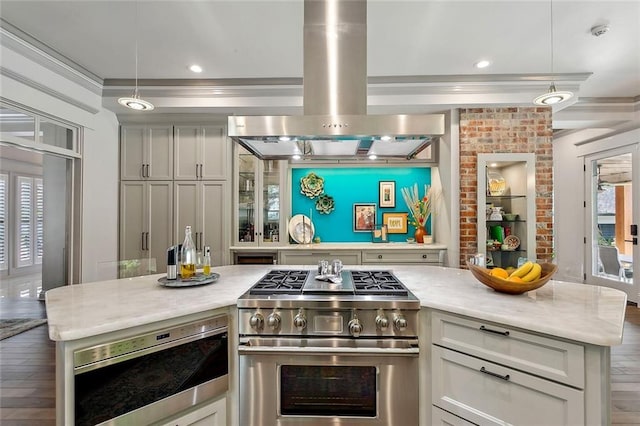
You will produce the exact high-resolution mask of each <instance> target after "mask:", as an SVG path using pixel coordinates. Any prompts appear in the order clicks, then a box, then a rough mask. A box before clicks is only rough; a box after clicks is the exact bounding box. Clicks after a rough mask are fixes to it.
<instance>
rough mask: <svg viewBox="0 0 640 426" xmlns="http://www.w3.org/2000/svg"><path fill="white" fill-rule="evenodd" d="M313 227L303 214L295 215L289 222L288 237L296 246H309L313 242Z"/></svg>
mask: <svg viewBox="0 0 640 426" xmlns="http://www.w3.org/2000/svg"><path fill="white" fill-rule="evenodd" d="M313 234H315V227H314V226H313V222H311V219H309V218H308V217H307V216H305V215H303V214H297V215H295V216H293V217H292V218H291V220H290V221H289V235H291V238H293V241H295V242H296V243H298V244H310V243H311V241H313Z"/></svg>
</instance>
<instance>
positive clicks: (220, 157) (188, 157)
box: [174, 126, 229, 180]
mask: <svg viewBox="0 0 640 426" xmlns="http://www.w3.org/2000/svg"><path fill="white" fill-rule="evenodd" d="M228 145H229V142H228V141H227V138H226V135H225V128H224V126H176V127H175V163H174V167H175V179H176V180H224V179H227V149H228Z"/></svg>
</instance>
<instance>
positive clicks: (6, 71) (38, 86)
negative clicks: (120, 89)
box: [0, 66, 100, 114]
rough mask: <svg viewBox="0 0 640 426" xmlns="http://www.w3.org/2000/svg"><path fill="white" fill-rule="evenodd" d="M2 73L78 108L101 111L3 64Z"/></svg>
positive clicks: (95, 111) (0, 68)
mask: <svg viewBox="0 0 640 426" xmlns="http://www.w3.org/2000/svg"><path fill="white" fill-rule="evenodd" d="M0 75H3V76H5V77H8V78H11V79H13V80H15V81H17V82H19V83H22V84H24V85H26V86H29V87H31V88H33V89H36V90H38V91H39V92H42V93H45V94H47V95H49V96H52V97H54V98H56V99H59V100H61V101H63V102H66V103H68V104H70V105H73V106H75V107H78V108H80V109H82V110H84V111H87V112H89V113H91V114H97V113H98V112H100V110H99V109H97V108H94V107H93V106H91V105H89V104H87V103H84V102H80V101H79V100H77V99H74V98H72V97H70V96H67V95H65V94H64V93H62V92H59V91H57V90H54V89H52V88H50V87H48V86H45V85H43V84H40V83H38V82H37V81H35V80H32V79H30V78H28V77H25V76H24V75H22V74H19V73H17V72H14V71H12V70H10V69H7V68H5V67H3V66H0Z"/></svg>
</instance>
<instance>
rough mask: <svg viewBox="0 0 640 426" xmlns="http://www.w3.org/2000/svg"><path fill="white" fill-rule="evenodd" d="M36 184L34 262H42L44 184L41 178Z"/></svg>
mask: <svg viewBox="0 0 640 426" xmlns="http://www.w3.org/2000/svg"><path fill="white" fill-rule="evenodd" d="M33 181H34V184H35V191H36V193H35V199H34V209H33V210H34V212H35V217H34V220H35V224H34V228H35V232H34V234H35V250H34V262H35V263H37V264H42V256H43V254H44V185H43V183H42V179H41V178H36V179H34V180H33Z"/></svg>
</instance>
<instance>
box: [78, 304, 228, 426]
mask: <svg viewBox="0 0 640 426" xmlns="http://www.w3.org/2000/svg"><path fill="white" fill-rule="evenodd" d="M227 330H228V317H227V316H226V315H222V316H216V317H211V318H206V319H202V320H198V321H193V322H189V323H185V324H181V325H177V326H173V327H170V328H165V329H161V330H156V331H153V332H150V333H145V334H142V335H137V336H134V337H131V338H127V339H123V340H118V341H114V342H109V343H104V344H100V345H96V346H93V347H90V348H84V349H80V350H77V351H75V352H74V387H75V392H74V394H75V421H74V424H75V425H77V426H83V425H96V424H101V425H142V424H150V423H153V422H155V421H159V420H162V419H164V418H167V417H169V416H171V415H173V414H176V413H179V412H181V411H183V410H186V409H188V408H190V407H193V406H195V405H198V404H200V403H203V402H205V401H207V400H209V399H212V398H215V397H216V396H219V395H222V394H224V393H225V392H226V391H227V390H228V388H229V378H228V364H229V363H228V335H227Z"/></svg>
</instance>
